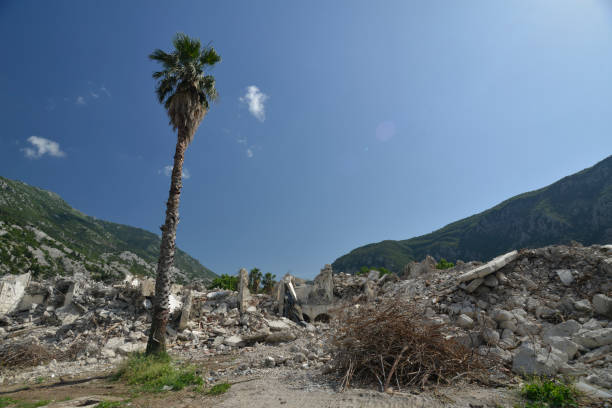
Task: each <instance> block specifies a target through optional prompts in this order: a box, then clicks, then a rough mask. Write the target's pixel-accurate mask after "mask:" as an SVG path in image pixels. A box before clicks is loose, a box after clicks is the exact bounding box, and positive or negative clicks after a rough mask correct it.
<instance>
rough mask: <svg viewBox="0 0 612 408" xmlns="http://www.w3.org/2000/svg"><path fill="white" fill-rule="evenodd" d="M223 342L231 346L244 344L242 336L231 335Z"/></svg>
mask: <svg viewBox="0 0 612 408" xmlns="http://www.w3.org/2000/svg"><path fill="white" fill-rule="evenodd" d="M223 344H225V345H226V346H230V347H240V346H242V345H244V341H243V340H242V337H240V336H230V337H227V338H225V340H224V341H223Z"/></svg>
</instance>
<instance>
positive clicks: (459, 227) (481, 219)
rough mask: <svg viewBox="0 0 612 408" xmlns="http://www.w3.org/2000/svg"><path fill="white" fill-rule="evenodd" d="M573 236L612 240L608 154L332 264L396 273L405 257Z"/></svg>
mask: <svg viewBox="0 0 612 408" xmlns="http://www.w3.org/2000/svg"><path fill="white" fill-rule="evenodd" d="M572 240H573V241H578V242H581V243H583V244H585V245H590V244H604V243H612V156H609V157H608V158H606V159H604V160H602V161H601V162H599V163H597V164H596V165H595V166H593V167H590V168H588V169H585V170H583V171H581V172H578V173H576V174H573V175H571V176H568V177H565V178H563V179H561V180H559V181H557V182H556V183H554V184H551V185H550V186H548V187H544V188H542V189H540V190H536V191H531V192H528V193H524V194H520V195H518V196H515V197H512V198H510V199H509V200H506V201H504V202H502V203H501V204H498V205H496V206H495V207H493V208H491V209H489V210H486V211H484V212H482V213H480V214H476V215H473V216H471V217H468V218H464V219H462V220H460V221H457V222H454V223H452V224H449V225H447V226H445V227H444V228H441V229H439V230H437V231H434V232H432V233H430V234H427V235H422V236H420V237H416V238H411V239H407V240H402V241H391V240H387V241H382V242H379V243H375V244H369V245H365V246H362V247H360V248H357V249H354V250H353V251H351V252H350V253H348V254H346V255H344V256H341V257H340V258H338V259H337V260H336V261H335V262H334V263H333V268H334V271H337V272H340V271H344V272H349V273H354V272H356V271H357V270H359V268H360V267H362V266H371V267H378V266H384V267H385V268H387V269H389V270H391V271H394V272H400V271H401V270H402V268H403V267H404V265H405V264H406V263H408V262H409V261H411V260H421V259H423V258H424V257H425V256H426V255H432V256H434V257H435V258H437V259H440V258H446V259H447V260H452V261H455V260H457V259H462V260H465V261H467V260H482V261H484V260H488V259H491V258H493V257H495V256H497V255H499V254H502V253H504V252H507V251H510V250H513V249H517V248H529V247H532V248H533V247H541V246H545V245H551V244H562V243H568V242H569V241H572Z"/></svg>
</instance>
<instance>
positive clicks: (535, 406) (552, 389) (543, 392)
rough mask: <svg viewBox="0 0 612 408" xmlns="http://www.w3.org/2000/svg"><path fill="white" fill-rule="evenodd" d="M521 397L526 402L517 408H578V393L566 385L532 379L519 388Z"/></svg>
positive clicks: (537, 378)
mask: <svg viewBox="0 0 612 408" xmlns="http://www.w3.org/2000/svg"><path fill="white" fill-rule="evenodd" d="M521 396H523V398H525V399H526V400H527V402H526V403H525V404H524V405H522V406H517V408H574V407H578V402H577V401H576V398H577V397H578V392H577V391H576V389H575V388H574V387H573V386H572V385H571V384H567V383H563V382H560V381H556V380H551V379H546V378H544V379H543V378H539V377H533V378H531V379H530V380H529V382H527V383H525V384H524V385H523V387H522V388H521Z"/></svg>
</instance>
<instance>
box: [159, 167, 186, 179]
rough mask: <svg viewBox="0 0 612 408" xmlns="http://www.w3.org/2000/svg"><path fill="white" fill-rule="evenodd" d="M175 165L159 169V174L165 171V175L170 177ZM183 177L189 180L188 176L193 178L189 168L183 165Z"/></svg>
mask: <svg viewBox="0 0 612 408" xmlns="http://www.w3.org/2000/svg"><path fill="white" fill-rule="evenodd" d="M173 168H174V167H173V166H165V167H164V168H163V169H161V170H160V171H158V173H159V174H161V173H163V174H164V176H166V177H170V176H171V175H172V169H173ZM183 178H184V179H185V180H187V179H188V178H191V173H189V170H187V169H186V168H184V167H183Z"/></svg>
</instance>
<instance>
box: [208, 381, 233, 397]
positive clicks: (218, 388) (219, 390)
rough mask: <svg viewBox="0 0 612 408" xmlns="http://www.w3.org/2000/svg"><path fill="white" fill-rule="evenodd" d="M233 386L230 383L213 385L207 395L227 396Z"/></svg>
mask: <svg viewBox="0 0 612 408" xmlns="http://www.w3.org/2000/svg"><path fill="white" fill-rule="evenodd" d="M231 386H232V385H231V384H229V383H221V384H216V385H213V386H212V388H211V389H210V390H208V392H207V394H208V395H221V394H225V393H226V392H227V391H229V389H230V387H231Z"/></svg>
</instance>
